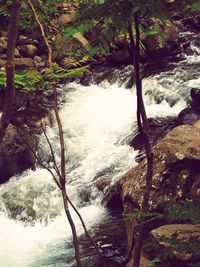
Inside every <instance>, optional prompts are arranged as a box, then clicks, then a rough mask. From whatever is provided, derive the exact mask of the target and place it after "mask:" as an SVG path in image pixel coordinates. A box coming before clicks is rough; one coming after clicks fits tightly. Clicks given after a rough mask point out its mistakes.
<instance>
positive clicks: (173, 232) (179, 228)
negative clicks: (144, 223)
mask: <svg viewBox="0 0 200 267" xmlns="http://www.w3.org/2000/svg"><path fill="white" fill-rule="evenodd" d="M199 227H200V225H199V224H197V225H193V224H170V225H164V226H161V227H158V228H157V229H154V230H153V231H152V232H151V234H152V235H153V237H154V238H155V239H156V240H157V242H158V243H159V245H161V246H162V248H170V247H171V244H170V241H175V239H176V240H177V241H182V242H189V243H190V239H191V238H192V239H193V242H194V240H197V242H199V241H198V240H200V228H199ZM160 237H164V239H165V241H161V240H160ZM173 256H174V257H175V258H176V259H177V260H180V261H188V260H191V259H192V258H193V254H192V253H191V251H190V248H189V247H188V248H187V247H186V246H185V249H184V250H183V251H181V252H180V251H179V252H178V251H174V250H173Z"/></svg>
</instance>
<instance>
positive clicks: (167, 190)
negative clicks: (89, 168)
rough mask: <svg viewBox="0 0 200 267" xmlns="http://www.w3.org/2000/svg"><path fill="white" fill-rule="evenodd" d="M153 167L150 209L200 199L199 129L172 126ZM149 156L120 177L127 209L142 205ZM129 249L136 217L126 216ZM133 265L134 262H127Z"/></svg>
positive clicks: (155, 149) (157, 147)
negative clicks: (172, 202) (171, 202)
mask: <svg viewBox="0 0 200 267" xmlns="http://www.w3.org/2000/svg"><path fill="white" fill-rule="evenodd" d="M153 156H154V168H153V179H152V190H151V193H150V200H149V204H150V209H151V210H152V211H154V210H155V209H157V210H159V208H160V207H161V206H162V207H163V205H165V203H168V202H169V201H172V200H173V201H176V200H180V199H181V200H185V199H187V198H188V199H200V190H199V188H200V129H199V128H196V127H194V126H191V125H181V126H178V127H176V128H174V129H173V130H171V131H170V132H169V133H168V134H167V135H166V136H165V137H164V138H163V139H161V140H160V141H158V142H157V144H156V145H155V146H154V147H153ZM146 165H147V162H146V159H144V160H143V161H142V162H140V163H139V164H138V165H137V166H136V167H133V168H132V169H131V170H130V171H128V172H127V173H126V174H125V175H124V176H123V177H122V178H121V180H120V181H119V185H118V187H120V186H121V192H122V193H121V198H122V201H123V208H124V209H123V210H124V213H125V214H127V213H131V212H133V210H134V209H137V208H139V207H141V204H142V201H143V194H144V192H145V175H146ZM125 224H126V234H127V248H128V250H127V251H129V249H130V247H131V244H132V238H133V234H134V227H135V225H136V219H135V218H134V217H132V218H130V219H128V220H126V222H125ZM128 266H131V265H128Z"/></svg>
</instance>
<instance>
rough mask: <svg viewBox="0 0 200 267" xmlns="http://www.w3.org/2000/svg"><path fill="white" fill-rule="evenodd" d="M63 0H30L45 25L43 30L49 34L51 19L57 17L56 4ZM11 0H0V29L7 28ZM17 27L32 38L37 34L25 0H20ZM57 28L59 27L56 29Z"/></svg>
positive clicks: (35, 24)
mask: <svg viewBox="0 0 200 267" xmlns="http://www.w3.org/2000/svg"><path fill="white" fill-rule="evenodd" d="M63 2H64V0H47V1H44V0H32V3H33V5H34V7H35V9H36V12H37V14H38V16H39V18H40V20H41V22H42V24H43V25H45V26H46V27H45V30H46V32H48V34H49V35H50V34H51V31H52V29H51V26H52V20H53V19H55V18H56V17H57V15H58V14H59V10H58V8H57V4H59V3H63ZM11 4H12V0H1V3H0V21H1V22H2V24H1V26H0V29H1V30H7V28H8V23H9V18H10V11H11ZM19 28H20V29H21V30H23V31H24V33H26V34H30V35H31V36H32V38H36V37H38V36H39V34H38V31H37V30H38V25H37V23H36V22H35V19H34V16H33V14H32V11H31V9H30V7H29V5H28V3H27V2H26V1H21V9H20V20H19ZM57 30H59V28H58V29H57Z"/></svg>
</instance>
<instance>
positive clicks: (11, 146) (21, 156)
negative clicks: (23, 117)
mask: <svg viewBox="0 0 200 267" xmlns="http://www.w3.org/2000/svg"><path fill="white" fill-rule="evenodd" d="M25 136H26V138H27V140H28V141H29V142H30V144H32V145H33V146H34V145H35V144H34V141H33V140H32V138H31V137H30V136H29V134H28V133H26V134H25ZM34 166H35V159H34V157H33V154H32V153H31V151H30V149H29V147H28V146H27V144H25V143H24V142H23V141H22V140H21V138H20V136H19V134H18V132H17V130H16V128H15V127H14V126H13V125H11V124H10V125H9V126H8V128H7V129H6V134H5V136H4V138H3V141H2V143H1V144H0V183H3V182H5V181H7V180H8V179H9V178H10V177H12V176H13V175H15V174H18V173H21V172H22V171H24V170H26V169H28V168H34Z"/></svg>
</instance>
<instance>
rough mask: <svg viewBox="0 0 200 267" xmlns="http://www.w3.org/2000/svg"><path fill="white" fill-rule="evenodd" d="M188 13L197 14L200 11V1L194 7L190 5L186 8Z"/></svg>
mask: <svg viewBox="0 0 200 267" xmlns="http://www.w3.org/2000/svg"><path fill="white" fill-rule="evenodd" d="M185 10H186V11H190V12H196V11H199V10H200V1H198V2H196V3H194V4H192V5H188V6H186V8H185Z"/></svg>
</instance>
